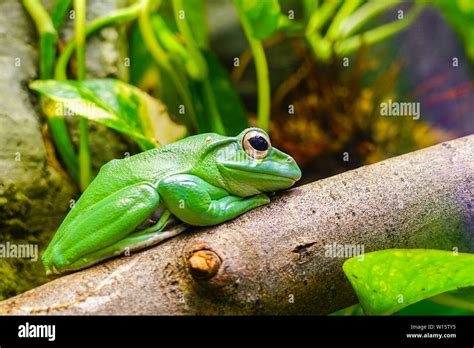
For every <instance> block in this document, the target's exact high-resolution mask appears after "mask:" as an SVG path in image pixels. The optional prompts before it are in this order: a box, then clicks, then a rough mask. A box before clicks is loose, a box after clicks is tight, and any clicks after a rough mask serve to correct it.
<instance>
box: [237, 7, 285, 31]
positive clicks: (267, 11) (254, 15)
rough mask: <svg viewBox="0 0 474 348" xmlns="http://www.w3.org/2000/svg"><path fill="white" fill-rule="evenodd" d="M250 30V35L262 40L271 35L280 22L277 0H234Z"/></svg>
mask: <svg viewBox="0 0 474 348" xmlns="http://www.w3.org/2000/svg"><path fill="white" fill-rule="evenodd" d="M234 2H235V5H236V6H237V7H238V8H239V9H240V11H239V12H241V13H242V14H243V15H244V16H245V18H246V19H247V21H248V22H249V24H250V27H251V30H252V36H253V37H255V38H256V39H259V40H263V39H266V38H267V37H269V36H270V35H272V34H273V33H274V32H275V30H276V29H277V28H278V24H279V22H280V4H279V3H278V1H277V0H234Z"/></svg>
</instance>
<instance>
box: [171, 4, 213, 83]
mask: <svg viewBox="0 0 474 348" xmlns="http://www.w3.org/2000/svg"><path fill="white" fill-rule="evenodd" d="M188 1H189V0H188ZM183 8H184V6H183V0H173V12H174V19H175V22H176V25H177V26H178V30H179V32H180V33H181V35H183V36H184V38H185V39H186V46H187V47H188V49H189V53H190V55H191V56H192V58H193V60H194V63H195V64H196V66H197V68H198V71H199V77H200V80H201V81H202V80H204V79H205V78H206V77H207V74H208V68H207V64H206V61H205V59H204V57H203V56H202V54H201V51H200V50H199V47H198V46H197V44H196V42H195V40H194V37H193V35H192V33H191V28H189V25H188V22H187V20H186V19H185V18H186V17H185V18H184V19H181V18H180V10H182V9H183ZM185 16H186V15H185Z"/></svg>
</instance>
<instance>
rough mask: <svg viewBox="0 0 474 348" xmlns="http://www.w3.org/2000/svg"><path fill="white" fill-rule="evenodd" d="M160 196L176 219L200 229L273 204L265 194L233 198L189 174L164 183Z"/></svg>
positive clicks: (159, 190) (161, 185)
mask: <svg viewBox="0 0 474 348" xmlns="http://www.w3.org/2000/svg"><path fill="white" fill-rule="evenodd" d="M158 192H159V194H160V196H161V198H162V199H163V201H164V203H165V205H166V207H167V208H168V209H169V210H170V211H171V212H172V213H173V214H174V215H175V216H177V217H178V218H179V219H180V220H182V221H184V222H186V223H188V224H191V225H197V226H208V225H215V224H218V223H221V222H224V221H227V220H230V219H233V218H235V217H237V216H239V215H240V214H243V213H245V212H247V211H249V210H251V209H254V208H256V207H258V206H260V205H263V204H267V203H269V202H270V198H268V197H267V196H266V195H265V194H259V195H255V196H252V197H238V196H233V195H230V194H229V193H228V192H227V191H226V190H224V189H221V188H219V187H216V186H213V185H210V184H208V183H207V182H206V181H204V180H202V179H201V178H199V177H198V176H195V175H190V174H177V175H172V176H170V177H167V178H165V179H163V180H162V181H161V182H160V183H159V186H158Z"/></svg>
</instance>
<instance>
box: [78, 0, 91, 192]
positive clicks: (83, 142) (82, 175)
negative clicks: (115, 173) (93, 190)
mask: <svg viewBox="0 0 474 348" xmlns="http://www.w3.org/2000/svg"><path fill="white" fill-rule="evenodd" d="M74 11H75V12H76V17H75V20H74V29H75V39H76V44H77V47H76V59H77V80H78V81H83V80H84V79H85V77H86V52H85V42H86V30H85V27H86V0H74ZM90 179H91V156H90V152H89V129H88V125H87V119H86V118H85V117H80V118H79V186H80V188H81V190H82V191H84V190H85V189H86V188H87V186H89V183H90Z"/></svg>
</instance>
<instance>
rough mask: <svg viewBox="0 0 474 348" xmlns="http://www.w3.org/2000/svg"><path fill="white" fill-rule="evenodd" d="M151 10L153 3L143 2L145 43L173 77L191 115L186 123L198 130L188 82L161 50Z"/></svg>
mask: <svg viewBox="0 0 474 348" xmlns="http://www.w3.org/2000/svg"><path fill="white" fill-rule="evenodd" d="M150 9H151V1H150V0H141V14H140V17H139V20H138V21H139V26H140V31H141V34H142V37H143V41H144V43H145V45H146V47H147V49H148V51H149V52H150V53H151V55H152V56H153V58H154V59H155V61H156V63H157V64H158V65H159V66H160V67H161V68H162V69H163V70H165V71H166V72H167V73H168V74H169V76H170V77H171V80H172V81H171V82H172V83H173V84H174V86H175V88H176V91H177V92H178V94H179V95H180V97H181V99H182V101H183V103H184V106H185V108H186V112H187V114H188V115H190V122H189V121H188V120H186V121H188V122H186V123H187V125H188V128H194V129H198V124H197V119H196V113H195V111H194V105H193V103H192V98H191V93H190V92H189V88H188V86H187V85H186V80H185V78H184V77H183V76H180V75H179V74H178V73H177V71H175V69H173V67H172V66H171V64H170V62H169V59H168V55H167V54H166V52H165V51H164V50H163V49H162V48H161V46H160V44H159V42H158V40H157V39H156V37H155V33H154V32H153V27H152V26H151V22H150ZM190 130H191V129H190Z"/></svg>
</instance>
